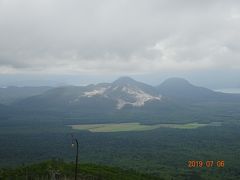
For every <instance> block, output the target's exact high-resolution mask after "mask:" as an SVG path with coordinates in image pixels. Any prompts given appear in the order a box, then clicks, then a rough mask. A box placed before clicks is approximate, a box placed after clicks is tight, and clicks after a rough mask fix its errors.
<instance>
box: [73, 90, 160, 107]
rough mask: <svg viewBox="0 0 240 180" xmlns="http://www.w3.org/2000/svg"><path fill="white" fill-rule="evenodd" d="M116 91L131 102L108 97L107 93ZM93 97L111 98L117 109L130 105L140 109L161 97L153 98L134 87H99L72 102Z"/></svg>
mask: <svg viewBox="0 0 240 180" xmlns="http://www.w3.org/2000/svg"><path fill="white" fill-rule="evenodd" d="M107 90H110V92H112V91H117V92H119V91H120V93H124V94H126V97H130V99H131V100H127V99H126V98H124V99H123V98H119V97H117V96H116V97H112V96H108V95H109V94H108V93H109V91H107ZM94 96H103V97H105V98H111V99H113V100H117V107H116V108H117V109H122V108H123V107H124V106H125V105H132V106H135V107H140V106H144V104H145V103H146V102H147V101H153V100H158V101H160V100H161V96H153V95H151V94H148V93H146V92H144V91H143V90H141V89H139V88H137V87H134V86H129V85H126V86H115V87H112V86H107V87H100V88H96V89H94V90H92V91H86V92H84V93H83V95H81V96H79V97H78V98H76V99H75V100H74V102H77V101H79V100H80V99H81V97H88V98H91V97H94Z"/></svg>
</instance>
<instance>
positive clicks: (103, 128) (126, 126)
mask: <svg viewBox="0 0 240 180" xmlns="http://www.w3.org/2000/svg"><path fill="white" fill-rule="evenodd" d="M220 125H221V123H219V122H214V123H209V124H200V123H187V124H154V125H144V124H140V123H110V124H81V125H69V126H70V127H72V129H74V130H87V131H90V132H123V131H149V130H153V129H157V128H176V129H196V128H200V127H205V126H220Z"/></svg>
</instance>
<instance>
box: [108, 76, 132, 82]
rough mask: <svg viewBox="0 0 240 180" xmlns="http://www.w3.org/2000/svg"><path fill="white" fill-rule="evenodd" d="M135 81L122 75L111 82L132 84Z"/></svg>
mask: <svg viewBox="0 0 240 180" xmlns="http://www.w3.org/2000/svg"><path fill="white" fill-rule="evenodd" d="M135 82H136V81H135V80H134V79H132V78H130V77H127V76H124V77H120V78H118V79H117V80H115V81H114V82H113V83H114V84H132V83H135Z"/></svg>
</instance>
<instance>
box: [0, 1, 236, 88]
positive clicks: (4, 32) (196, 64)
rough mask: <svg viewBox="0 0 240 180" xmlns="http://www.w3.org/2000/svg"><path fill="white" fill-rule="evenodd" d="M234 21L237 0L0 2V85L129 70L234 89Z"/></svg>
mask: <svg viewBox="0 0 240 180" xmlns="http://www.w3.org/2000/svg"><path fill="white" fill-rule="evenodd" d="M123 12H124V13H123ZM239 20H240V2H237V1H224V0H220V1H219V0H213V1H201V2H200V1H196V0H183V1H176V0H172V1H165V0H160V1H156V0H150V1H144V0H140V1H139V0H138V1H135V0H134V1H131V2H129V1H109V0H105V1H96V0H90V1H83V0H81V1H75V0H70V1H65V0H63V1H58V0H52V1H47V0H34V1H32V0H31V1H30V0H24V1H21V2H19V1H17V0H12V1H0V39H1V41H0V86H9V85H17V86H31V85H33V86H39V85H59V84H73V85H80V84H91V83H98V82H111V81H113V80H114V79H116V78H118V77H121V76H130V77H133V78H134V79H136V80H138V81H142V82H145V83H148V84H151V85H158V84H159V83H161V82H162V81H163V80H165V79H167V78H169V77H181V78H185V79H187V80H189V81H190V82H192V83H193V84H196V85H199V86H204V87H208V88H211V89H220V88H238V87H240V61H239V57H240V53H239V52H240V51H239V49H240V45H239V39H240V35H239V29H240V21H239Z"/></svg>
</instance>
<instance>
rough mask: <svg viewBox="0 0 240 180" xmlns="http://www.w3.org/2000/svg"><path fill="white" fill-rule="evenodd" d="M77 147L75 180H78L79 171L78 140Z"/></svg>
mask: <svg viewBox="0 0 240 180" xmlns="http://www.w3.org/2000/svg"><path fill="white" fill-rule="evenodd" d="M74 140H75V142H76V145H77V153H76V164H75V180H77V169H78V140H77V139H74Z"/></svg>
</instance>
